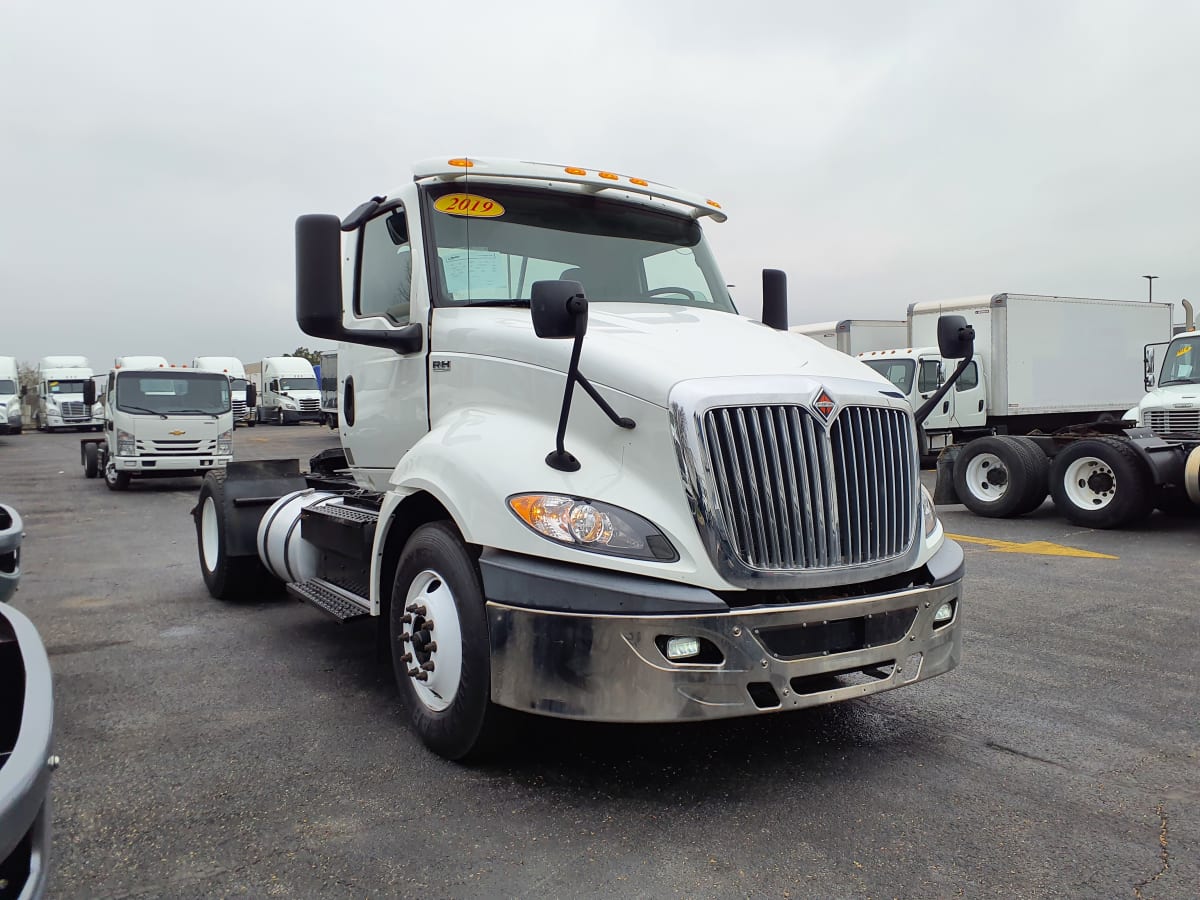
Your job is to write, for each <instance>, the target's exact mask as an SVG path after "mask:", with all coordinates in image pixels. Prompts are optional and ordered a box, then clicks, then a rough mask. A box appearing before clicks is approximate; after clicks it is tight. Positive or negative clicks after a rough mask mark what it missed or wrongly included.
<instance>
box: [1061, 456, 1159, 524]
mask: <svg viewBox="0 0 1200 900" xmlns="http://www.w3.org/2000/svg"><path fill="white" fill-rule="evenodd" d="M1152 488H1153V486H1152V485H1151V478H1150V470H1149V469H1148V468H1147V466H1146V463H1145V462H1144V461H1143V460H1142V458H1141V457H1140V456H1138V454H1137V451H1136V450H1134V449H1133V447H1131V446H1129V444H1127V443H1126V442H1125V441H1122V440H1121V439H1119V438H1109V437H1102V438H1086V439H1084V440H1081V441H1076V442H1075V443H1074V444H1071V446H1069V447H1067V448H1066V449H1065V450H1063V451H1062V452H1061V453H1059V454H1058V456H1056V457H1055V458H1054V464H1053V465H1052V466H1051V467H1050V495H1051V496H1052V497H1053V498H1054V505H1055V506H1056V507H1058V511H1059V512H1060V513H1062V514H1063V515H1064V516H1065V517H1066V518H1067V519H1068V520H1070V521H1071V522H1073V523H1074V524H1076V525H1082V526H1084V527H1086V528H1120V527H1122V526H1124V525H1132V524H1134V523H1136V522H1140V521H1141V520H1142V519H1144V518H1146V516H1148V515H1149V514H1150V513H1151V511H1152V510H1153V509H1154V493H1153V489H1152Z"/></svg>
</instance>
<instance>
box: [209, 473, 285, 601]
mask: <svg viewBox="0 0 1200 900" xmlns="http://www.w3.org/2000/svg"><path fill="white" fill-rule="evenodd" d="M232 507H233V504H232V501H231V500H230V499H229V498H228V497H227V496H226V493H225V473H224V472H209V473H208V474H207V475H205V476H204V483H203V484H201V485H200V500H199V502H198V503H197V504H196V508H195V509H193V510H192V516H193V518H195V520H196V547H197V551H198V553H199V556H200V574H201V575H203V576H204V584H205V586H206V587H207V588H208V592H209V594H211V595H212V596H213V597H215V598H217V599H218V600H244V599H248V598H252V597H256V596H261V595H262V594H264V593H265V594H274V593H277V592H278V590H279V581H278V580H276V579H275V578H273V577H272V576H271V573H270V572H268V571H267V569H266V567H265V566H263V564H262V562H261V561H260V560H259V558H258V554H257V553H256V554H255V555H254V556H230V555H229V552H228V539H229V531H230V528H231V527H232V526H231V522H230V516H231V513H232Z"/></svg>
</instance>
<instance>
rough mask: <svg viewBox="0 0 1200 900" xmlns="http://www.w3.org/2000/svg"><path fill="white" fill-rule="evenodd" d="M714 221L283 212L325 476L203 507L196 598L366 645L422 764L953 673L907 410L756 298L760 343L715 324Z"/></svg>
mask: <svg viewBox="0 0 1200 900" xmlns="http://www.w3.org/2000/svg"><path fill="white" fill-rule="evenodd" d="M724 220H725V213H724V212H723V211H722V210H721V208H720V206H719V205H718V204H717V203H715V202H713V201H711V200H709V199H708V198H706V197H704V196H702V195H694V194H690V193H686V192H684V191H680V190H676V189H674V188H670V187H667V186H664V185H660V184H655V183H652V182H649V181H646V180H644V179H641V178H635V177H629V176H625V175H620V174H617V173H614V172H608V171H598V170H594V169H584V168H581V167H574V166H552V165H545V164H534V163H524V162H511V161H503V160H493V159H477V158H476V159H465V158H459V159H451V160H445V159H439V160H433V161H430V162H426V163H423V164H421V165H418V166H417V167H416V170H415V175H414V179H413V181H412V183H410V184H408V185H407V186H405V187H402V188H401V189H400V190H399V191H397V192H395V193H393V194H389V195H386V196H383V195H381V196H377V197H373V198H371V199H370V200H368V201H366V202H365V203H363V204H362V205H360V206H359V207H358V208H356V209H355V210H354V211H353V212H351V213H350V214H349V215H348V216H346V217H345V218H344V219H340V220H339V218H338V217H336V216H331V215H309V216H302V217H301V218H300V219H299V220H298V221H297V224H296V251H297V256H296V265H297V270H296V272H297V319H298V322H299V324H300V327H301V329H302V330H304V331H305V332H306V333H307V334H309V335H311V336H313V337H318V338H325V339H329V340H333V341H337V342H339V349H338V356H339V360H338V363H339V374H338V387H339V401H340V403H339V405H340V417H339V433H340V438H341V448H340V449H336V450H332V451H327V452H325V453H322V454H319V455H318V456H316V457H314V458H313V460H312V462H311V464H310V470H309V471H308V472H307V473H303V474H302V472H301V468H300V465H299V462H298V461H297V460H274V461H264V462H244V463H243V462H235V463H232V464H231V465H229V466H228V467H227V469H226V470H225V471H224V472H221V473H213V474H210V475H209V476H208V477H207V478H206V479H205V481H204V484H203V485H202V487H201V490H200V496H199V502H198V503H197V506H196V508H195V510H194V517H195V523H196V534H197V543H198V552H199V561H200V568H201V572H202V575H203V577H204V580H205V583H206V585H207V587H208V590H209V591H210V593H211V594H212V595H213V596H214V597H217V598H221V599H233V598H236V597H244V596H251V597H256V596H259V595H261V594H262V593H263V592H264V591H265V590H269V589H270V587H271V586H272V585H277V584H278V583H279V582H284V583H286V585H287V590H288V592H289V593H291V594H292V595H294V596H295V597H297V598H299V599H301V600H304V601H307V602H309V603H311V604H312V605H314V606H316V607H317V608H319V609H321V610H323V611H325V612H327V613H329V614H330V615H331V616H333V617H334V618H335V619H337V620H339V621H342V622H346V621H351V620H356V619H360V618H367V617H376V618H377V620H378V622H379V629H380V630H379V635H380V639H381V641H382V642H383V644H384V646H386V648H387V650H388V651H389V652H390V655H391V660H392V664H393V667H394V671H395V676H396V680H397V683H398V685H399V689H400V691H401V694H402V696H403V697H404V699H405V702H406V705H407V707H408V709H409V711H410V714H411V719H412V723H413V726H414V728H415V730H416V731H417V732H418V733H419V735H420V736H421V738H422V739H423V740H424V742H425V743H426V744H427V746H428V747H430V748H431V749H432V750H434V751H436V752H437V753H440V754H442V755H444V756H446V757H450V758H463V757H467V756H470V755H473V754H476V753H478V752H481V751H482V750H485V749H486V748H488V747H489V746H491V745H492V744H493V742H494V741H495V740H497V739H498V738H499V737H500V736H501V735H503V734H504V733H505V731H507V730H508V729H511V728H513V727H514V724H515V720H514V717H513V716H512V712H513V711H524V712H527V713H536V714H540V715H546V716H556V717H562V718H571V719H588V720H597V721H610V722H628V723H636V722H666V721H678V720H701V719H712V718H720V717H731V716H744V715H750V714H757V713H770V712H776V711H781V710H794V709H798V708H801V707H808V706H812V705H814V704H820V703H830V702H834V701H840V700H846V699H849V698H854V697H861V696H863V695H867V694H872V693H875V692H878V691H883V690H887V689H890V688H896V687H900V686H902V685H907V684H911V683H913V682H916V681H920V680H923V679H927V678H930V677H932V676H935V675H940V674H942V673H944V672H946V671H948V670H950V669H951V668H953V667H954V666H955V665H956V663H957V662H958V659H959V652H960V622H961V615H960V604H961V600H962V578H963V555H962V552H961V550H960V549H959V547H958V546H957V545H956V544H954V543H953V542H952V541H949V540H947V539H946V538H945V535H944V534H943V531H942V527H941V525H940V523H939V521H938V519H937V517H936V515H935V513H934V509H933V505H932V502H931V500H930V498H929V496H928V494H927V493H926V492H925V491H924V489H923V488H922V487H921V486H920V483H919V481H918V468H917V452H916V436H915V430H914V416H913V412H912V409H911V407H910V406H909V405H908V403H907V402H906V401H905V399H904V398H903V397H902V396H901V395H900V394H899V393H898V392H896V391H895V390H894V388H893V387H892V386H891V385H890V384H889V383H888V382H887V381H886V380H885V379H883V378H882V377H880V376H879V375H877V374H876V373H874V372H873V371H871V370H870V369H869V368H867V367H866V366H864V365H863V364H862V363H860V362H858V361H856V360H854V359H852V358H849V357H846V356H845V355H843V354H840V353H838V352H836V351H834V350H831V349H827V348H824V347H820V346H818V345H817V344H815V343H813V342H808V341H804V342H801V341H799V340H798V339H797V337H796V336H795V335H790V334H788V333H786V331H785V330H783V331H781V330H778V329H780V328H783V329H786V312H785V310H786V298H785V296H784V284H783V274H782V273H781V272H777V271H775V270H767V271H766V272H765V273H764V295H765V304H764V307H765V310H766V311H767V314H766V315H764V320H766V321H770V322H771V324H772V325H773V326H774V327H766V326H764V324H762V323H759V322H755V321H751V320H750V319H747V318H744V317H742V316H739V315H738V313H737V310H736V308H735V307H734V304H733V301H732V299H731V297H730V296H729V293H728V291H727V289H726V284H725V279H724V278H723V277H722V275H721V273H720V271H719V270H718V268H717V265H716V262H715V260H714V259H713V256H712V254H711V252H710V250H709V247H708V244H707V242H706V240H705V236H704V230H703V228H702V227H701V223H702V222H704V221H708V222H722V221H724ZM944 324H945V325H946V329H945V334H944V340H943V342H942V349H943V350H944V351H945V353H946V355H947V356H956V355H964V354H966V353H968V352H969V347H970V331H969V328H967V327H966V323H965V321H964V320H962V319H961V318H959V319H957V320H953V319H947V321H946V323H944ZM798 346H800V347H801V352H799V353H798V352H797V347H798ZM947 386H949V382H948V383H947Z"/></svg>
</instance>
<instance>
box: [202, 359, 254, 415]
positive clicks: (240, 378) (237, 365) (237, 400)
mask: <svg viewBox="0 0 1200 900" xmlns="http://www.w3.org/2000/svg"><path fill="white" fill-rule="evenodd" d="M192 368H193V369H199V370H200V371H202V372H223V373H224V374H225V375H227V376H228V377H229V387H230V390H231V391H232V392H233V393H232V397H233V424H234V425H235V426H237V425H250V426H253V425H254V423H255V415H254V407H255V406H256V405H257V399H258V398H257V397H256V396H255V395H256V392H257V388H254V387H251V386H250V382H249V379H248V378H247V377H246V369H245V367H244V366H243V365H242V361H241V360H240V359H238V358H237V357H236V356H197V357H194V358H193V359H192Z"/></svg>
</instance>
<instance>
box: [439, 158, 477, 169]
mask: <svg viewBox="0 0 1200 900" xmlns="http://www.w3.org/2000/svg"><path fill="white" fill-rule="evenodd" d="M446 163H447V164H448V165H451V166H458V167H459V168H460V169H470V168H472V167H474V165H475V163H473V162H471V160H469V159H467V158H466V157H462V158H460V159H448V160H446Z"/></svg>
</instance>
